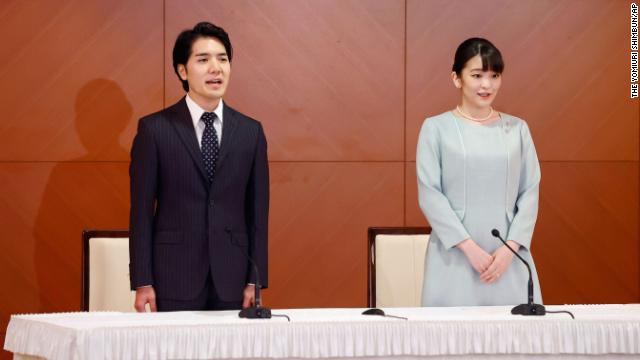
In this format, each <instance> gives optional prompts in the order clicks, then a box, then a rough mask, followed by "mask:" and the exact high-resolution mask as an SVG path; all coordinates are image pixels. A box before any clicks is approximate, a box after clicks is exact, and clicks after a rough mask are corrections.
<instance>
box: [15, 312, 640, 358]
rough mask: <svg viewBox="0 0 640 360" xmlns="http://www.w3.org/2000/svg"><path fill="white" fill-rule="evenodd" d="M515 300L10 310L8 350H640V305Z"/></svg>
mask: <svg viewBox="0 0 640 360" xmlns="http://www.w3.org/2000/svg"><path fill="white" fill-rule="evenodd" d="M510 308H511V307H504V306H495V307H460V308H401V309H385V311H386V313H387V314H393V315H399V316H404V317H407V318H408V319H409V320H401V319H395V318H390V317H377V316H364V315H361V312H362V310H363V309H290V310H284V309H283V310H274V311H273V313H274V314H288V315H289V316H290V317H291V322H288V321H287V320H286V319H284V318H273V319H270V320H248V319H240V318H238V316H237V312H235V311H221V312H172V313H144V314H136V313H117V312H94V313H58V314H34V315H13V316H12V317H11V321H10V323H9V326H8V328H7V334H6V340H5V344H4V349H5V350H8V351H10V352H13V353H14V356H15V357H16V358H20V357H29V356H38V357H43V358H46V359H65V360H68V359H222V358H232V359H239V358H270V359H284V358H287V359H290V358H298V359H327V358H350V357H359V358H373V357H375V358H376V359H381V358H411V359H415V358H420V357H426V358H429V359H439V358H444V357H453V358H454V359H489V358H500V359H522V358H534V359H537V358H545V359H546V358H554V359H555V358H559V357H561V356H562V357H564V358H568V359H582V358H584V359H594V358H598V359H602V358H608V359H614V358H622V359H630V358H636V357H637V358H640V305H638V304H634V305H590V306H587V305H573V306H547V310H559V309H566V310H570V311H571V312H573V314H574V315H575V316H576V319H575V320H572V319H571V318H570V317H569V316H568V315H566V314H547V315H546V316H536V317H524V316H515V315H511V314H510V312H509V311H510Z"/></svg>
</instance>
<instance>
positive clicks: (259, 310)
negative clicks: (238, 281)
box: [238, 250, 271, 319]
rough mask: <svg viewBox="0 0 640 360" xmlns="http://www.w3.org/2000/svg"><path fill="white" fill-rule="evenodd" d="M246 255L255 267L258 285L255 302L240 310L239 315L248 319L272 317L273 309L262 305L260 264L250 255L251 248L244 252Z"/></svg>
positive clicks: (255, 290)
mask: <svg viewBox="0 0 640 360" xmlns="http://www.w3.org/2000/svg"><path fill="white" fill-rule="evenodd" d="M242 253H243V254H244V256H245V257H246V258H247V259H249V262H250V263H251V265H252V267H253V271H254V273H255V274H256V285H255V286H254V298H255V301H254V304H253V306H251V307H248V308H246V309H242V310H240V313H238V316H239V317H241V318H246V319H271V309H269V308H267V307H262V299H261V297H260V271H258V265H257V264H256V262H255V261H253V259H252V258H251V256H249V250H247V252H246V253H245V252H244V251H243V252H242Z"/></svg>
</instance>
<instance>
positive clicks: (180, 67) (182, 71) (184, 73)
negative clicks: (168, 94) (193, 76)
mask: <svg viewBox="0 0 640 360" xmlns="http://www.w3.org/2000/svg"><path fill="white" fill-rule="evenodd" d="M178 74H180V79H182V80H184V81H187V68H186V67H185V66H184V64H178Z"/></svg>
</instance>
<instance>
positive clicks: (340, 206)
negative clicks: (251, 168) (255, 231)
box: [264, 162, 403, 308]
mask: <svg viewBox="0 0 640 360" xmlns="http://www.w3.org/2000/svg"><path fill="white" fill-rule="evenodd" d="M401 170H402V163H367V162H365V163H304V162H296V163H272V164H271V214H270V229H269V261H270V263H269V272H270V276H269V282H270V287H269V289H268V290H266V291H265V294H264V295H265V296H264V297H265V301H266V302H267V303H268V304H269V305H270V306H272V307H277V308H295V307H350V306H365V305H366V295H367V288H366V284H367V281H366V278H367V256H366V254H367V238H366V234H367V228H368V227H369V226H402V223H403V221H402V206H403V202H402V188H403V177H402V171H401Z"/></svg>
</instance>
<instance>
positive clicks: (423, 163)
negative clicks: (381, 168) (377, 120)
mask: <svg viewBox="0 0 640 360" xmlns="http://www.w3.org/2000/svg"><path fill="white" fill-rule="evenodd" d="M439 140H440V135H439V133H438V131H437V129H436V127H435V126H430V124H429V119H427V120H426V121H425V122H424V123H423V124H422V128H421V129H420V136H419V137H418V150H417V154H416V172H417V175H418V201H419V203H420V208H421V209H422V212H423V214H424V215H425V216H426V217H427V220H428V221H429V224H430V225H431V227H432V228H433V231H434V232H435V233H436V234H437V235H438V238H439V239H440V241H441V242H442V243H443V244H444V246H445V247H446V248H448V249H449V248H452V247H454V246H456V245H457V244H458V243H460V242H462V241H463V240H466V239H468V238H470V237H471V236H470V235H469V233H468V232H467V230H466V229H465V228H464V226H463V225H462V222H460V219H459V218H458V216H457V215H456V213H455V212H454V211H453V209H452V208H451V204H450V202H449V199H447V197H446V196H445V195H444V194H443V193H442V176H441V175H442V164H441V160H442V157H441V147H440V141H439Z"/></svg>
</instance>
